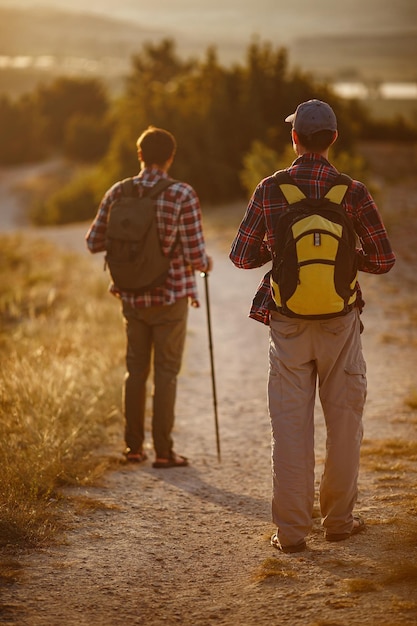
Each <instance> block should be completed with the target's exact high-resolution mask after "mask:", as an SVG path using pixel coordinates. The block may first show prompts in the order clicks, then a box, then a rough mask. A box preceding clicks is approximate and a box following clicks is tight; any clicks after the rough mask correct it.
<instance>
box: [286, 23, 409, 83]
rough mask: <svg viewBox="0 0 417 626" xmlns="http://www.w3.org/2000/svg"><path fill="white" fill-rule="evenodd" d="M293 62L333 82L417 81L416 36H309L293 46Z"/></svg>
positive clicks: (291, 47)
mask: <svg viewBox="0 0 417 626" xmlns="http://www.w3.org/2000/svg"><path fill="white" fill-rule="evenodd" d="M290 52H291V61H292V63H293V64H296V65H299V66H300V67H301V68H302V69H304V70H306V71H312V72H313V71H314V72H315V73H316V74H318V75H320V76H324V77H330V78H332V79H334V78H335V77H336V78H338V79H346V80H365V81H372V80H380V81H393V82H396V81H398V82H401V81H405V82H408V81H410V82H415V81H417V68H416V59H417V33H415V32H409V31H408V32H407V31H405V32H403V33H401V34H399V33H395V34H384V35H370V36H368V37H359V36H356V35H350V36H348V35H344V36H340V35H339V36H330V37H306V38H302V39H299V40H296V41H294V42H293V43H292V44H291V46H290Z"/></svg>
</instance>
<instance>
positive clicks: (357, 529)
mask: <svg viewBox="0 0 417 626" xmlns="http://www.w3.org/2000/svg"><path fill="white" fill-rule="evenodd" d="M355 522H356V524H355ZM353 524H354V525H353V528H352V530H351V531H350V533H326V541H343V540H344V539H349V537H352V535H357V534H358V533H361V532H362V531H363V530H365V528H366V526H365V522H364V520H363V519H361V518H360V517H354V518H353Z"/></svg>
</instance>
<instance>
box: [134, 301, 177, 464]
mask: <svg viewBox="0 0 417 626" xmlns="http://www.w3.org/2000/svg"><path fill="white" fill-rule="evenodd" d="M123 315H124V318H125V325H126V335H127V352H126V367H127V373H126V378H125V384H124V413H125V420H126V422H125V440H126V445H127V447H128V448H130V449H131V450H132V451H133V452H134V453H136V452H138V451H141V450H142V446H143V443H144V439H145V407H146V381H147V379H148V377H149V374H150V371H151V358H152V354H153V402H152V410H153V412H152V437H153V444H154V448H155V453H156V456H157V457H160V458H168V457H169V455H170V452H171V451H172V447H173V440H172V435H171V433H172V429H173V427H174V421H175V399H176V391H177V376H178V373H179V371H180V368H181V361H182V355H183V351H184V343H185V336H186V328H187V317H188V299H187V298H181V299H180V300H177V301H176V302H175V303H174V304H172V305H169V306H154V307H148V308H139V309H134V308H132V307H129V306H126V305H123Z"/></svg>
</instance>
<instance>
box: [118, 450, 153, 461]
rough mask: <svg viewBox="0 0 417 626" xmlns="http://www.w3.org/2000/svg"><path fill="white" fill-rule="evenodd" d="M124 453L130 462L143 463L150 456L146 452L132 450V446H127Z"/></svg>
mask: <svg viewBox="0 0 417 626" xmlns="http://www.w3.org/2000/svg"><path fill="white" fill-rule="evenodd" d="M123 454H124V455H125V458H126V461H127V462H128V463H143V462H144V461H146V459H147V458H148V455H147V454H146V453H145V452H142V451H141V452H132V451H131V449H130V448H126V450H125V451H124V453H123Z"/></svg>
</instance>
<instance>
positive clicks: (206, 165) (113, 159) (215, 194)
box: [0, 39, 417, 223]
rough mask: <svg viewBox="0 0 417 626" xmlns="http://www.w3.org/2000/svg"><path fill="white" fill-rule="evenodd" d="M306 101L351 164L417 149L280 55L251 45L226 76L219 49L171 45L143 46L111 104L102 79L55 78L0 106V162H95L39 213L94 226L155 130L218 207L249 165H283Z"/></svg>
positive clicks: (177, 165) (393, 125) (409, 136)
mask: <svg viewBox="0 0 417 626" xmlns="http://www.w3.org/2000/svg"><path fill="white" fill-rule="evenodd" d="M310 98H319V99H323V100H326V101H327V102H329V103H330V104H331V106H332V107H333V108H334V110H335V112H336V115H337V117H338V122H339V140H338V142H337V143H336V144H335V148H334V150H335V154H336V156H337V154H338V153H339V154H342V153H343V154H344V155H347V154H352V155H353V154H354V146H355V143H356V142H357V140H358V139H384V140H387V139H396V140H413V141H415V140H416V139H417V129H416V128H415V127H412V126H411V125H410V124H409V123H407V122H405V121H404V120H403V119H402V118H399V119H398V120H394V121H390V122H388V121H387V122H382V123H381V122H375V121H373V120H372V119H370V117H369V115H368V113H367V111H366V109H365V108H364V107H363V106H361V105H360V104H359V103H358V102H356V101H351V100H349V101H347V100H343V99H341V98H340V97H337V96H336V95H335V94H334V93H333V92H332V90H331V88H330V87H329V86H328V85H326V84H324V83H320V82H317V81H316V80H315V79H314V77H313V76H311V75H309V74H306V73H304V72H302V71H300V70H299V69H291V68H290V67H289V63H288V57H287V52H286V50H285V49H284V48H275V47H273V46H272V45H271V44H270V43H267V42H266V43H264V42H260V41H253V42H252V43H251V44H250V45H249V46H248V48H247V51H246V55H245V59H244V62H243V63H242V64H239V65H238V64H236V65H233V66H231V67H225V66H223V65H222V64H221V63H220V62H219V60H218V57H217V53H216V49H215V48H209V49H208V50H207V51H206V54H205V56H204V58H203V59H202V60H194V59H183V58H181V57H180V56H179V55H178V54H177V51H176V45H175V42H174V41H173V40H170V39H165V40H162V41H160V42H158V43H156V44H155V43H148V44H146V45H144V46H143V48H142V50H141V51H140V52H139V53H138V54H137V55H135V56H134V57H133V58H132V65H131V71H130V74H129V76H128V77H127V79H126V85H125V90H124V92H123V94H122V95H121V96H120V97H118V98H117V99H116V100H113V99H111V98H110V96H109V94H108V92H107V91H106V88H105V83H104V82H103V81H100V80H98V79H69V78H59V79H56V80H55V81H54V82H53V83H51V84H50V85H47V86H45V85H43V86H40V87H38V88H37V89H36V90H35V92H33V93H31V94H29V95H26V96H23V97H22V98H21V99H20V100H18V101H16V102H12V101H11V100H10V99H8V98H7V97H5V96H3V97H2V98H1V99H0V127H1V128H2V135H3V136H2V142H1V145H0V164H1V165H13V164H17V163H24V162H33V161H39V160H42V159H45V158H47V157H48V156H50V155H53V154H60V155H64V156H65V157H66V158H68V159H69V160H71V161H75V162H77V163H79V162H82V163H88V164H90V165H91V166H92V167H91V168H90V169H89V170H88V172H87V173H86V174H83V175H82V176H81V177H78V178H76V179H75V180H73V181H72V182H71V183H70V184H69V185H66V186H65V187H63V188H62V189H60V190H59V191H58V192H57V193H54V194H53V196H52V197H51V198H48V200H47V202H46V203H44V205H43V206H42V207H38V209H37V211H35V213H34V218H35V220H36V221H38V222H42V221H43V222H44V223H48V222H52V221H55V222H62V221H74V220H83V219H89V218H91V217H92V216H93V215H94V213H95V211H96V208H97V203H98V202H99V200H100V198H101V195H102V194H103V192H104V191H105V190H106V189H107V188H108V187H109V186H110V185H111V184H113V183H114V182H115V181H116V180H119V179H122V178H125V177H126V176H130V175H133V174H135V173H137V171H138V163H137V155H136V147H135V142H136V139H137V137H138V136H139V134H140V133H141V132H142V131H143V130H144V129H145V128H147V127H148V126H149V125H154V126H160V127H164V128H166V129H168V130H170V131H171V132H172V133H173V134H174V135H175V136H176V138H177V141H178V152H177V156H176V160H175V162H174V166H173V168H172V170H171V174H172V176H173V177H175V178H181V179H183V180H186V181H187V182H189V183H190V184H192V185H193V186H194V187H195V189H196V190H197V192H198V194H199V196H200V198H201V199H202V201H204V202H206V203H208V204H210V203H211V204H219V203H221V202H226V201H229V200H232V199H235V198H238V197H242V195H244V194H245V193H246V192H247V189H246V188H245V187H246V186H247V185H246V183H245V181H247V179H248V178H250V176H248V172H246V176H245V168H248V167H249V168H252V170H253V168H254V167H255V169H256V166H254V165H253V164H254V162H259V161H261V162H262V155H263V154H264V155H266V156H267V157H268V158H266V159H263V161H265V160H266V161H267V163H268V166H269V165H270V164H271V161H274V160H275V159H279V158H280V157H282V156H283V155H284V153H285V150H286V148H287V147H288V144H289V140H290V138H289V131H290V129H289V125H288V124H286V123H285V122H284V119H285V117H286V116H287V115H288V114H289V113H290V112H292V111H294V110H295V107H296V106H297V104H299V103H300V102H302V101H304V100H308V99H310ZM285 154H286V155H288V152H286V153H285ZM251 156H252V157H253V158H251ZM257 156H259V157H260V158H257ZM277 168H278V166H276V169H277ZM260 170H262V166H261V168H260ZM268 173H270V172H268V171H266V172H265V173H263V172H262V171H259V174H260V175H261V176H262V175H267V174H268ZM254 174H256V175H257V174H258V172H254Z"/></svg>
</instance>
